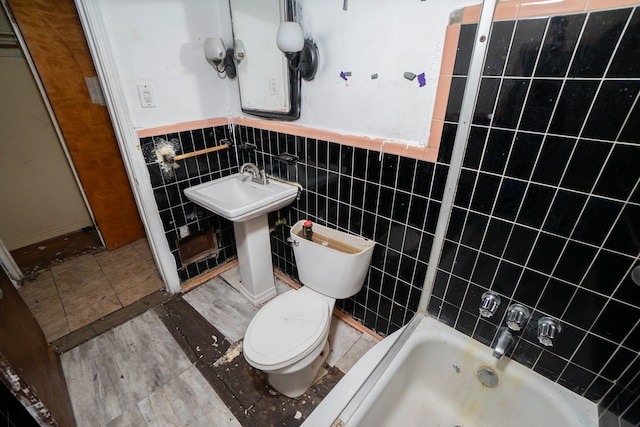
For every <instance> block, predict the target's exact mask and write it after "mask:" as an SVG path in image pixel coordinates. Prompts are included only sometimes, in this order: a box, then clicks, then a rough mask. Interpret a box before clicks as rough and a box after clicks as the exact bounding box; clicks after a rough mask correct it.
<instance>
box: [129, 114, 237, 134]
mask: <svg viewBox="0 0 640 427" xmlns="http://www.w3.org/2000/svg"><path fill="white" fill-rule="evenodd" d="M231 123H232V120H231V119H228V118H226V117H218V118H215V119H205V120H193V121H189V122H182V123H175V124H172V125H164V126H159V127H152V128H145V129H138V131H137V134H138V138H145V137H148V136H156V135H164V134H168V133H178V132H185V131H188V130H191V129H201V128H208V127H214V126H221V125H229V124H231Z"/></svg>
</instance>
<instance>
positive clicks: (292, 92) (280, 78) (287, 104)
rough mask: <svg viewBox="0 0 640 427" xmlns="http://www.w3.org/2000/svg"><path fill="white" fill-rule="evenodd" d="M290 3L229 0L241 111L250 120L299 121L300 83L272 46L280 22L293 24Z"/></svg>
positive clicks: (285, 0) (292, 6) (277, 0)
mask: <svg viewBox="0 0 640 427" xmlns="http://www.w3.org/2000/svg"><path fill="white" fill-rule="evenodd" d="M293 2H294V0H229V5H230V8H231V23H232V27H233V38H234V49H235V51H236V57H237V56H238V52H241V55H242V54H243V57H242V59H241V60H240V61H239V63H238V64H237V73H238V85H239V87H240V102H241V105H242V111H243V112H245V113H247V114H251V115H254V116H259V117H264V118H269V119H280V120H296V119H298V118H299V117H300V79H299V77H298V73H292V72H290V70H289V66H288V64H287V60H286V58H285V56H284V54H283V53H282V52H280V50H279V49H278V46H277V44H276V34H277V33H278V26H279V25H280V22H281V21H289V20H293V11H294V4H293Z"/></svg>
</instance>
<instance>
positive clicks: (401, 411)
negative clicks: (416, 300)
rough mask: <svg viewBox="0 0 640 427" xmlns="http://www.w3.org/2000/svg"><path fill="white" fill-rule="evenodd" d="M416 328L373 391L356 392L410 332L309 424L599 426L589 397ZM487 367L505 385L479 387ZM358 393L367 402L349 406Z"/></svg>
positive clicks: (469, 343) (484, 350) (466, 342)
mask: <svg viewBox="0 0 640 427" xmlns="http://www.w3.org/2000/svg"><path fill="white" fill-rule="evenodd" d="M413 323H414V324H415V325H417V326H416V327H415V330H413V332H412V333H411V335H409V337H408V340H407V341H406V342H405V343H404V345H402V347H400V350H399V352H398V353H397V354H396V355H395V357H394V358H393V359H390V363H389V365H388V367H387V368H386V369H385V370H384V371H383V373H382V375H381V376H380V377H379V379H378V380H377V382H375V385H373V388H371V389H370V391H369V392H368V393H366V394H364V395H363V394H356V392H357V391H358V389H359V388H360V386H361V384H362V383H363V382H364V381H365V380H366V378H367V377H368V376H369V374H370V373H371V371H373V369H374V368H375V366H376V365H377V364H378V362H379V361H380V360H381V359H382V358H383V356H384V354H385V353H386V352H387V350H388V349H389V348H390V347H391V345H392V343H393V342H394V341H396V340H397V339H398V337H399V336H400V332H401V331H402V330H401V331H398V332H396V333H395V334H393V335H390V336H389V337H387V338H385V339H384V340H383V341H381V342H380V343H379V344H377V345H376V346H375V347H373V348H372V349H371V350H370V351H369V352H368V353H367V354H366V355H365V356H364V357H363V358H362V359H361V360H360V361H359V362H358V363H357V364H356V365H355V366H354V367H353V368H352V369H351V370H350V371H349V373H348V374H347V375H345V377H344V378H343V379H342V380H341V381H340V382H339V383H338V384H337V385H336V387H334V389H333V390H332V391H331V392H330V393H329V395H328V396H327V397H326V398H325V399H324V400H323V401H322V402H321V403H320V405H319V406H318V407H317V408H316V410H315V411H314V412H313V413H312V414H311V415H310V416H309V418H308V419H307V420H306V421H305V423H304V424H303V426H305V427H314V426H318V427H327V426H331V425H334V426H353V427H356V426H362V427H364V426H367V427H368V426H402V427H411V426H429V427H437V426H443V427H455V426H461V427H485V426H487V427H489V426H491V427H501V426H518V427H527V426H530V427H540V426H543V427H571V426H575V427H578V426H580V427H583V426H584V427H587V426H588V427H596V426H597V425H598V416H597V407H596V405H595V404H594V403H592V402H590V401H588V400H587V399H585V398H583V397H580V396H578V395H577V394H575V393H573V392H571V391H569V390H567V389H565V388H563V387H561V386H559V385H558V384H556V383H553V382H552V381H549V380H548V379H546V378H544V377H542V376H541V375H539V374H537V373H535V372H534V371H533V370H531V369H527V368H525V367H524V366H522V365H520V364H519V363H517V362H515V361H512V360H510V359H509V358H507V357H503V358H502V359H501V360H497V359H496V358H494V357H493V356H492V355H491V349H490V348H488V347H486V346H484V345H482V344H480V343H479V342H477V341H475V340H473V339H471V338H469V337H467V336H466V335H464V334H462V333H460V332H458V331H456V330H455V329H453V328H450V327H448V326H446V325H444V324H442V323H440V322H438V321H437V320H434V319H432V318H430V317H422V316H421V317H419V318H417V319H414V321H413ZM558 339H562V336H559V337H558ZM402 340H404V338H403V339H402ZM396 347H397V346H396ZM394 350H395V349H394ZM383 363H386V362H383ZM482 367H488V368H490V369H492V370H494V371H495V372H496V373H497V374H498V379H499V382H498V385H497V386H495V387H493V388H489V387H487V386H484V385H482V384H481V383H480V382H479V380H478V378H477V376H476V373H477V371H478V369H480V368H482ZM354 395H356V397H355V398H354V401H356V402H360V403H353V402H352V403H351V404H348V403H349V401H350V400H352V398H353V396H354ZM345 407H346V409H345ZM343 409H344V411H343Z"/></svg>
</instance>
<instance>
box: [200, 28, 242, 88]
mask: <svg viewBox="0 0 640 427" xmlns="http://www.w3.org/2000/svg"><path fill="white" fill-rule="evenodd" d="M204 57H205V58H206V60H207V62H208V63H209V64H211V65H212V66H213V68H215V69H216V71H217V72H218V75H219V76H220V77H222V78H224V77H229V78H230V79H235V78H236V64H235V62H233V59H234V52H233V49H226V48H225V47H224V42H223V41H222V39H217V38H211V37H207V38H206V39H205V40H204Z"/></svg>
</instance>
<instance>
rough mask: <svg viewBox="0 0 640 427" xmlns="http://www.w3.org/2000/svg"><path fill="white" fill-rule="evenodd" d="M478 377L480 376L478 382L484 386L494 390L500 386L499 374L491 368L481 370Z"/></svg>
mask: <svg viewBox="0 0 640 427" xmlns="http://www.w3.org/2000/svg"><path fill="white" fill-rule="evenodd" d="M476 375H477V376H478V381H480V383H482V385H484V386H487V387H491V388H493V387H495V386H497V385H498V374H496V371H494V370H493V369H491V368H486V367H484V368H480V369H478V372H477V374H476Z"/></svg>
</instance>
